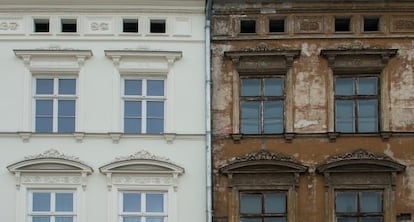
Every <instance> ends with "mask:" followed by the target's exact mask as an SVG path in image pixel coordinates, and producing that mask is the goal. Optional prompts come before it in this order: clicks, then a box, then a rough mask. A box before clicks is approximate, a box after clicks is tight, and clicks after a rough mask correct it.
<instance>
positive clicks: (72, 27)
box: [60, 19, 77, 32]
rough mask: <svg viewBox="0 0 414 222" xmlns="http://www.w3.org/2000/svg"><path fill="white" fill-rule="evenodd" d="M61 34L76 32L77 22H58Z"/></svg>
mask: <svg viewBox="0 0 414 222" xmlns="http://www.w3.org/2000/svg"><path fill="white" fill-rule="evenodd" d="M60 23H61V27H62V32H77V29H76V25H77V20H76V19H62V20H60Z"/></svg>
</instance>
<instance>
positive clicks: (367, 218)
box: [361, 217, 382, 222]
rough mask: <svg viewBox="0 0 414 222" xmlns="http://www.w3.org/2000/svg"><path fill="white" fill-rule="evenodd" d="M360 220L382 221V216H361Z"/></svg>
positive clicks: (369, 221) (364, 221)
mask: <svg viewBox="0 0 414 222" xmlns="http://www.w3.org/2000/svg"><path fill="white" fill-rule="evenodd" d="M361 222H382V217H363V218H361Z"/></svg>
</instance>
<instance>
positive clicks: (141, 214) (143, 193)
mask: <svg viewBox="0 0 414 222" xmlns="http://www.w3.org/2000/svg"><path fill="white" fill-rule="evenodd" d="M125 193H139V194H141V211H140V212H123V194H125ZM118 194H119V195H118V197H119V199H118V203H119V204H118V205H119V222H123V218H124V217H128V216H137V217H141V219H142V220H141V222H146V219H147V218H148V217H163V218H164V220H163V222H167V221H168V199H169V198H168V191H157V190H153V191H148V190H118ZM147 194H163V209H164V211H163V212H162V213H151V212H147V211H146V195H147Z"/></svg>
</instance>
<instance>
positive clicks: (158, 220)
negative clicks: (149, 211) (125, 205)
mask: <svg viewBox="0 0 414 222" xmlns="http://www.w3.org/2000/svg"><path fill="white" fill-rule="evenodd" d="M145 221H146V222H164V218H163V217H147V219H146V220H145Z"/></svg>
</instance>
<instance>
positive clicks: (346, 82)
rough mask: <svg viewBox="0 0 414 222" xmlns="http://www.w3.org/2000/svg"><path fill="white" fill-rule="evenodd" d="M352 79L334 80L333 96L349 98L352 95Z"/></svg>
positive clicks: (353, 92)
mask: <svg viewBox="0 0 414 222" xmlns="http://www.w3.org/2000/svg"><path fill="white" fill-rule="evenodd" d="M354 94H355V90H354V79H351V78H336V79H335V95H340V96H349V95H354Z"/></svg>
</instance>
